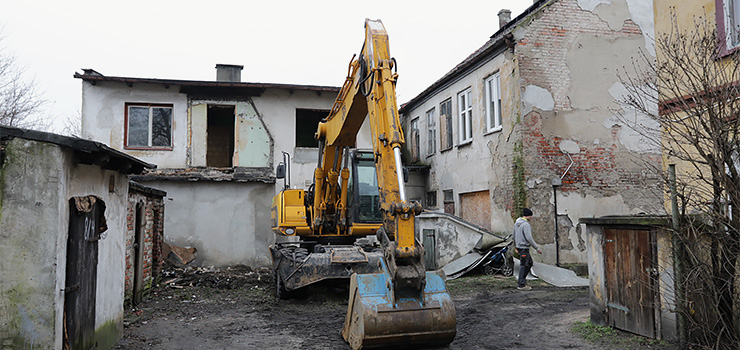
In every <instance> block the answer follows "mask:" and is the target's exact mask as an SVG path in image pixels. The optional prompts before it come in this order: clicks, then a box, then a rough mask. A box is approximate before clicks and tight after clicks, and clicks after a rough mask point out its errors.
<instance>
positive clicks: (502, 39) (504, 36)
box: [399, 0, 556, 114]
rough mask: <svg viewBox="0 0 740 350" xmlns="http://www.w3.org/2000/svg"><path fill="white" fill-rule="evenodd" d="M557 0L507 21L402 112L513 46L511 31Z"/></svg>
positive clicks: (543, 1)
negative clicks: (490, 57)
mask: <svg viewBox="0 0 740 350" xmlns="http://www.w3.org/2000/svg"><path fill="white" fill-rule="evenodd" d="M554 1H556V0H537V1H535V2H534V3H533V4H532V6H530V7H529V8H527V9H526V10H524V12H522V13H521V14H520V15H519V16H516V18H514V19H513V20H511V21H509V22H507V23H506V24H505V25H503V26H502V27H501V28H499V30H498V31H497V32H496V33H494V34H493V35H491V37H490V39H489V40H488V41H487V42H486V43H485V44H483V46H481V47H480V48H478V50H475V52H473V53H472V54H470V56H468V57H467V58H465V59H464V60H463V61H462V62H460V63H459V64H458V65H457V66H455V68H452V70H450V71H449V72H447V74H445V75H443V76H442V78H439V80H437V81H435V82H434V83H433V84H432V85H430V86H429V87H427V88H426V89H424V91H422V92H421V93H420V94H419V95H417V96H416V97H414V98H412V99H411V100H409V101H408V102H406V103H404V104H403V105H402V106H401V108H400V109H399V111H400V113H401V114H406V113H408V112H409V111H410V110H412V109H414V108H416V107H417V106H419V105H421V104H422V103H424V102H426V101H427V100H428V99H430V98H431V97H432V96H434V95H436V93H437V91H438V90H443V89H445V88H447V87H448V86H449V85H451V84H453V83H454V82H456V81H458V80H459V79H461V78H462V77H464V76H466V75H467V74H468V73H469V72H470V71H472V70H475V69H477V68H478V67H479V66H480V65H481V64H482V63H485V62H487V60H486V58H488V57H489V55H491V53H493V55H492V57H496V56H497V55H498V54H499V53H500V52H501V51H503V50H504V48H505V47H513V45H514V42H513V40H514V38H513V35H512V34H511V32H512V31H513V30H514V28H515V27H516V26H517V25H518V24H519V23H522V22H524V19H526V18H527V17H529V16H530V15H531V14H533V13H535V12H537V11H539V10H540V9H541V8H543V7H545V5H546V4H548V3H550V2H554Z"/></svg>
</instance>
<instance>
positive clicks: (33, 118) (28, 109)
mask: <svg viewBox="0 0 740 350" xmlns="http://www.w3.org/2000/svg"><path fill="white" fill-rule="evenodd" d="M0 33H1V32H0ZM0 44H2V36H0ZM23 73H24V70H23V68H21V67H19V66H18V63H17V62H16V58H15V57H14V56H12V55H10V54H8V53H7V48H3V47H2V45H0V125H3V126H15V127H23V128H35V129H38V128H45V127H48V125H47V124H46V123H45V122H44V120H43V118H42V117H41V116H40V115H39V112H40V109H41V107H42V106H43V104H44V100H43V99H42V98H41V97H40V96H39V94H38V92H37V90H36V84H35V82H34V81H33V80H26V79H24V77H23Z"/></svg>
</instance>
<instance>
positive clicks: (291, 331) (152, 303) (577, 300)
mask: <svg viewBox="0 0 740 350" xmlns="http://www.w3.org/2000/svg"><path fill="white" fill-rule="evenodd" d="M162 282H163V283H161V284H160V285H159V286H156V287H155V288H154V290H153V292H152V293H151V295H150V296H149V297H148V298H146V300H145V301H144V302H143V303H141V304H140V305H138V306H137V307H135V308H129V309H127V310H126V312H125V321H124V327H125V329H124V336H123V339H121V340H120V341H119V342H118V344H117V345H116V347H115V348H114V349H349V347H348V346H347V345H346V343H345V342H344V340H343V339H342V337H341V336H340V334H339V332H340V329H341V327H342V325H343V322H344V316H345V313H346V305H347V295H348V288H347V285H348V283H346V282H340V283H322V284H318V285H315V286H312V287H309V288H307V289H306V290H305V291H303V292H302V293H301V295H300V296H299V297H298V298H296V299H292V300H287V301H285V300H278V299H276V298H275V297H274V292H275V290H274V285H273V282H272V277H271V275H270V273H269V271H252V270H250V269H249V268H246V267H236V268H228V269H221V270H220V271H208V270H202V269H201V270H197V269H196V270H189V271H185V270H182V269H168V270H166V271H165V273H164V275H163V277H162ZM166 282H169V283H166ZM531 285H532V286H533V287H534V289H533V290H531V291H518V290H517V289H516V281H515V280H514V278H513V277H510V278H502V277H496V276H486V275H480V274H477V275H476V274H474V275H472V276H465V277H462V278H459V279H457V280H454V281H448V283H447V286H448V289H449V290H450V294H451V296H452V299H453V301H454V303H455V309H456V312H457V336H456V337H455V340H454V341H453V342H452V343H451V344H449V345H447V346H442V347H440V348H441V349H455V350H457V349H459V350H463V349H465V350H468V349H517V348H519V349H645V348H648V349H661V350H669V349H673V347H672V346H671V345H670V344H666V343H662V342H652V341H648V340H646V339H644V338H641V337H636V336H632V335H628V334H620V335H619V336H617V337H609V338H606V337H601V336H599V335H598V334H596V336H595V337H592V338H596V339H600V340H596V341H589V340H586V339H585V338H584V337H583V336H582V335H581V334H578V333H576V332H575V331H574V330H573V328H574V325H575V324H576V323H577V322H583V321H587V320H588V289H586V288H557V287H553V286H549V285H547V284H545V283H543V282H539V281H534V282H532V283H531ZM425 348H428V347H425Z"/></svg>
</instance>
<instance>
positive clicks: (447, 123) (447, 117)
mask: <svg viewBox="0 0 740 350" xmlns="http://www.w3.org/2000/svg"><path fill="white" fill-rule="evenodd" d="M439 131H440V135H441V137H440V145H439V147H440V150H442V151H445V150H448V149H450V148H452V99H447V100H446V101H444V102H442V103H440V104H439Z"/></svg>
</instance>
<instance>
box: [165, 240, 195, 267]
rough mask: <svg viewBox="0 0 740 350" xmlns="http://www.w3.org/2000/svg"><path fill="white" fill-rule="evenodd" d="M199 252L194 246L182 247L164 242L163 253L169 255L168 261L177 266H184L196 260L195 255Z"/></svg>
mask: <svg viewBox="0 0 740 350" xmlns="http://www.w3.org/2000/svg"><path fill="white" fill-rule="evenodd" d="M197 252H198V250H197V249H195V247H193V248H182V247H178V246H174V245H170V244H167V243H163V244H162V253H163V255H164V256H166V257H167V262H169V263H171V264H172V265H175V266H177V267H182V268H184V267H185V266H186V265H187V264H189V263H191V262H192V261H193V260H195V255H196V253H197Z"/></svg>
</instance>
